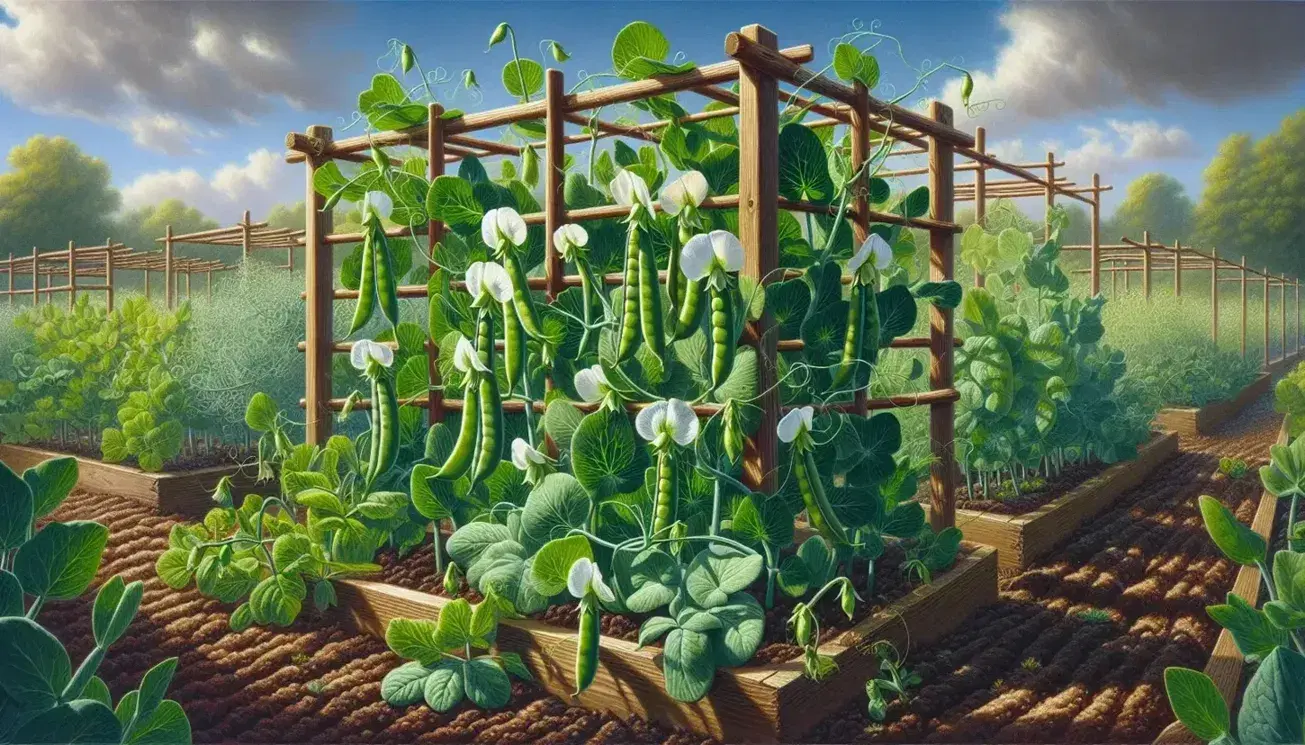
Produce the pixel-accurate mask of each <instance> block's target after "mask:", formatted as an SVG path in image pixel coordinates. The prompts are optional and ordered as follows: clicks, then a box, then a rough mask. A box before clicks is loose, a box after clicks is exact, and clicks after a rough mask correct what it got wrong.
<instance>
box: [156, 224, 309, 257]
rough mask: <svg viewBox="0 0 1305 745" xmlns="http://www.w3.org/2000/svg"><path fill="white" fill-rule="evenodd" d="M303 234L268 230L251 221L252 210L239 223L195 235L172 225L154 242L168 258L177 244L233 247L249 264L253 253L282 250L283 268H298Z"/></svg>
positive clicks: (262, 225) (285, 229)
mask: <svg viewBox="0 0 1305 745" xmlns="http://www.w3.org/2000/svg"><path fill="white" fill-rule="evenodd" d="M303 236H304V231H302V230H291V229H290V228H273V227H269V226H268V224H267V223H266V222H252V221H251V220H250V219H249V210H245V213H244V215H243V216H242V217H241V219H240V222H238V223H236V224H235V225H231V226H228V227H225V228H213V229H212V230H201V231H198V232H194V233H183V234H181V235H176V234H174V233H173V232H172V226H171V225H169V226H167V229H166V233H165V234H164V236H163V237H162V238H155V239H154V242H155V243H161V244H163V251H164V254H165V255H168V256H171V255H172V251H173V247H174V246H175V245H176V244H178V243H191V244H194V245H199V246H231V247H239V248H240V260H241V261H248V260H249V256H250V254H251V253H253V252H254V251H263V250H283V251H285V253H286V263H284V264H282V265H281V266H280V268H282V269H290V270H293V269H294V268H295V248H297V247H299V246H302V245H303Z"/></svg>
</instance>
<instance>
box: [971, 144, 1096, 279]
mask: <svg viewBox="0 0 1305 745" xmlns="http://www.w3.org/2000/svg"><path fill="white" fill-rule="evenodd" d="M987 137H988V133H987V130H985V129H984V128H983V127H975V129H974V150H975V152H977V153H981V154H983V155H987V153H986V152H985V151H984V146H985V145H986V144H987V143H986V140H987ZM974 165H976V166H978V167H977V168H975V169H974V223H975V224H976V225H983V220H984V218H985V217H987V216H988V169H987V167H986V166H985V165H984V164H982V163H975V164H974ZM1092 251H1093V253H1092V281H1093V285H1092V294H1093V295H1095V294H1096V289H1097V286H1096V281H1097V276H1096V247H1095V246H1094V247H1093V249H1092ZM985 281H987V280H986V278H985V277H984V276H983V274H981V273H980V272H978V271H977V270H976V271H975V272H974V286H975V287H983V283H984V282H985Z"/></svg>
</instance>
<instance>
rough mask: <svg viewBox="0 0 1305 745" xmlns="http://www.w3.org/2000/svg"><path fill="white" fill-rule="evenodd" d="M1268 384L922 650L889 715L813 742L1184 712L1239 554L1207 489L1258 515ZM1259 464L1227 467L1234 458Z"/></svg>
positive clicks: (1077, 729)
mask: <svg viewBox="0 0 1305 745" xmlns="http://www.w3.org/2000/svg"><path fill="white" fill-rule="evenodd" d="M1269 402H1270V398H1269V397H1268V396H1266V397H1265V398H1263V399H1261V401H1260V402H1259V403H1258V404H1256V405H1255V406H1253V407H1251V408H1249V409H1248V410H1246V411H1245V412H1244V413H1243V414H1242V416H1240V417H1238V418H1237V419H1236V420H1235V421H1233V422H1230V423H1229V424H1228V425H1226V426H1225V428H1224V429H1223V431H1222V432H1220V433H1219V434H1218V435H1216V436H1213V437H1206V438H1193V439H1184V440H1183V441H1182V449H1181V452H1180V453H1179V454H1178V455H1177V456H1175V457H1174V458H1172V459H1170V460H1169V461H1168V462H1167V463H1165V464H1163V465H1162V466H1161V467H1160V468H1158V469H1157V470H1156V471H1155V472H1154V473H1153V474H1152V475H1151V476H1150V477H1149V478H1148V479H1146V480H1145V481H1144V482H1143V483H1141V484H1139V485H1138V486H1137V487H1136V488H1134V489H1132V490H1130V491H1129V492H1128V493H1126V494H1125V495H1124V496H1123V497H1122V498H1121V499H1120V500H1119V502H1118V503H1117V504H1116V505H1115V507H1114V508H1113V509H1112V510H1110V511H1109V512H1106V513H1104V514H1102V515H1099V516H1098V517H1096V518H1094V519H1092V520H1091V521H1089V522H1088V523H1086V524H1085V525H1083V526H1082V527H1081V528H1080V529H1079V530H1078V531H1077V532H1076V533H1075V534H1074V535H1073V536H1072V537H1071V538H1070V539H1069V540H1068V541H1067V542H1066V543H1065V544H1063V545H1061V546H1060V547H1059V548H1058V549H1057V550H1056V551H1055V552H1054V553H1053V554H1052V555H1051V556H1050V557H1048V558H1047V559H1045V560H1043V561H1042V562H1039V563H1038V564H1036V565H1034V566H1032V567H1030V568H1028V569H1026V570H1024V571H1022V572H1020V573H1018V574H1013V575H1009V576H1006V577H1005V579H1004V580H1003V581H1002V584H1001V597H1000V600H999V601H998V602H997V603H996V604H995V605H992V606H989V607H988V608H985V609H983V610H981V611H978V612H976V613H975V614H974V615H972V616H971V617H970V618H968V619H967V620H966V621H964V622H963V623H962V625H961V627H960V630H959V631H956V632H954V633H952V634H951V635H949V636H948V637H946V638H944V639H942V640H941V641H940V642H938V643H937V644H935V645H933V646H931V647H928V648H924V649H913V650H909V652H908V659H907V667H908V668H909V669H911V670H913V671H915V672H917V673H919V675H920V676H921V677H922V678H923V681H924V682H923V684H922V685H921V686H920V687H919V688H918V689H917V690H915V691H914V692H913V693H912V696H911V698H910V700H909V702H907V703H902V702H894V703H892V704H890V706H889V710H888V716H887V719H886V721H885V722H884V723H883V724H875V723H872V722H870V721H869V719H868V717H867V715H866V710H865V701H864V700H858V701H857V702H855V703H853V704H850V705H849V706H848V707H847V708H846V709H845V710H844V711H842V712H840V713H839V714H838V715H835V716H832V717H830V718H829V719H828V720H826V722H825V723H824V724H822V725H821V726H820V727H819V728H818V729H817V730H816V731H815V732H812V733H811V734H810V735H809V736H808V739H809V740H811V741H813V742H831V743H832V742H966V743H975V742H1000V743H1018V742H1040V743H1049V742H1056V743H1078V742H1094V743H1149V742H1151V741H1152V740H1153V739H1154V738H1155V737H1156V736H1157V735H1158V734H1159V733H1160V732H1161V731H1162V730H1163V729H1164V728H1165V727H1166V726H1168V725H1169V724H1170V723H1171V722H1172V721H1173V719H1174V717H1173V714H1172V712H1171V711H1170V709H1169V704H1168V703H1167V700H1166V698H1165V693H1164V682H1163V674H1164V669H1165V668H1166V667H1169V666H1172V665H1181V666H1186V667H1193V668H1197V669H1200V668H1201V667H1203V666H1204V665H1205V662H1206V660H1207V659H1208V658H1209V655H1210V650H1211V649H1212V648H1213V646H1214V642H1215V639H1216V638H1217V636H1218V632H1219V630H1220V629H1219V627H1218V625H1217V624H1215V623H1214V621H1212V620H1211V619H1210V618H1209V616H1207V615H1206V613H1205V610H1204V609H1205V606H1206V605H1209V604H1213V603H1219V602H1223V599H1224V596H1225V594H1226V593H1227V591H1228V590H1229V589H1230V588H1231V586H1232V582H1233V578H1234V577H1235V575H1236V572H1237V567H1236V566H1235V565H1233V564H1232V563H1231V562H1229V561H1228V560H1227V559H1225V558H1223V556H1222V555H1221V554H1220V553H1219V551H1218V549H1217V548H1215V547H1214V545H1213V544H1212V542H1211V541H1210V540H1209V538H1208V537H1207V536H1206V535H1205V531H1204V528H1203V526H1202V522H1201V516H1200V512H1199V511H1198V509H1197V497H1199V496H1200V495H1201V494H1210V495H1212V496H1214V497H1216V498H1218V499H1219V500H1220V501H1221V502H1223V503H1224V504H1225V505H1227V506H1228V507H1229V508H1230V509H1232V510H1233V511H1234V512H1235V513H1236V514H1237V516H1238V518H1239V519H1241V520H1243V521H1245V522H1247V523H1249V522H1250V521H1251V518H1252V516H1253V515H1254V513H1255V510H1256V507H1257V505H1258V502H1259V496H1260V492H1261V487H1260V484H1259V479H1258V476H1257V475H1256V470H1255V469H1256V468H1257V467H1258V466H1260V465H1263V464H1264V463H1265V462H1266V461H1267V456H1268V450H1269V446H1270V445H1271V444H1272V443H1273V441H1274V439H1275V438H1276V436H1277V431H1278V426H1279V425H1280V423H1281V421H1282V419H1281V416H1278V415H1275V414H1274V413H1273V412H1272V409H1271V406H1270V403H1269ZM1221 456H1226V457H1240V458H1242V459H1244V460H1246V462H1247V463H1248V464H1249V465H1251V466H1252V468H1251V470H1250V471H1249V472H1248V473H1247V475H1246V476H1245V477H1243V478H1241V479H1236V480H1234V479H1228V478H1216V477H1215V475H1216V474H1217V472H1218V464H1219V458H1220V457H1221Z"/></svg>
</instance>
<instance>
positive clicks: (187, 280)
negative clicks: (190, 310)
mask: <svg viewBox="0 0 1305 745" xmlns="http://www.w3.org/2000/svg"><path fill="white" fill-rule="evenodd" d="M192 274H193V272H190V271H187V272H186V300H187V301H189V300H190V278H191V275H192Z"/></svg>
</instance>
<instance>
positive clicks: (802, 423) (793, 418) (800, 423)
mask: <svg viewBox="0 0 1305 745" xmlns="http://www.w3.org/2000/svg"><path fill="white" fill-rule="evenodd" d="M815 415H816V411H815V409H813V408H811V407H810V406H803V407H802V408H800V409H793V410H792V411H790V412H789V413H787V414H785V415H784V418H783V419H780V420H779V426H778V427H776V433H777V434H778V435H779V439H780V440H783V441H784V442H793V441H794V440H796V439H797V438H798V435H800V434H802V433H803V432H807V433H809V432H811V422H812V420H813V419H814V417H815Z"/></svg>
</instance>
